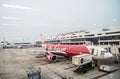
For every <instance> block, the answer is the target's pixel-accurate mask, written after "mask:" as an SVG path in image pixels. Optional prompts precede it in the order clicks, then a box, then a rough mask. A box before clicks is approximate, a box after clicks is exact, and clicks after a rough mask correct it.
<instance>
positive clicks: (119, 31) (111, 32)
mask: <svg viewBox="0 0 120 79" xmlns="http://www.w3.org/2000/svg"><path fill="white" fill-rule="evenodd" d="M116 33H120V31H118V32H108V33H106V34H116Z"/></svg>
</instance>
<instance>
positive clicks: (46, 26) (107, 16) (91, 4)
mask: <svg viewBox="0 0 120 79" xmlns="http://www.w3.org/2000/svg"><path fill="white" fill-rule="evenodd" d="M111 26H120V0H0V41H2V40H3V37H5V38H6V40H8V41H10V42H22V41H36V40H40V34H43V35H44V36H45V37H47V36H54V35H56V34H59V33H66V32H72V31H77V30H83V29H85V30H89V29H95V28H110V27H111Z"/></svg>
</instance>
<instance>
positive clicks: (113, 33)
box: [46, 27, 120, 45]
mask: <svg viewBox="0 0 120 79" xmlns="http://www.w3.org/2000/svg"><path fill="white" fill-rule="evenodd" d="M46 43H51V44H70V45H79V44H86V45H120V27H112V28H109V29H93V30H89V31H87V30H80V31H75V32H69V33H62V34H58V35H56V36H53V37H50V38H49V39H47V40H46Z"/></svg>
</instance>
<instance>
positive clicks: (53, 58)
mask: <svg viewBox="0 0 120 79" xmlns="http://www.w3.org/2000/svg"><path fill="white" fill-rule="evenodd" d="M46 57H47V59H48V60H50V61H55V60H56V58H57V57H56V56H55V55H53V54H48V55H46Z"/></svg>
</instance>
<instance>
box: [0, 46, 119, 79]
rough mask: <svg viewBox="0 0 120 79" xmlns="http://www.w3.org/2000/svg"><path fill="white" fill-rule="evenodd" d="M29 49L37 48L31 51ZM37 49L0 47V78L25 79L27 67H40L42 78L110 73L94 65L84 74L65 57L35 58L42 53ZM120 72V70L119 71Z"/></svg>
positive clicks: (83, 78)
mask: <svg viewBox="0 0 120 79" xmlns="http://www.w3.org/2000/svg"><path fill="white" fill-rule="evenodd" d="M31 50H37V52H36V51H31ZM38 50H44V49H43V48H30V49H0V79H27V72H26V71H27V70H28V69H29V68H33V69H39V68H41V78H42V79H62V78H63V77H67V78H69V79H70V77H71V78H72V79H97V78H101V79H102V77H104V76H106V75H109V74H111V73H107V72H103V71H99V70H98V68H97V67H96V68H95V69H94V70H90V71H88V72H87V73H85V74H79V73H75V72H73V70H74V67H73V65H72V64H71V60H66V59H65V58H63V59H61V60H57V61H56V62H50V61H49V60H47V58H46V57H40V58H36V56H38V55H40V54H41V55H42V54H43V53H42V52H40V51H38ZM119 72H120V71H119Z"/></svg>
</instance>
